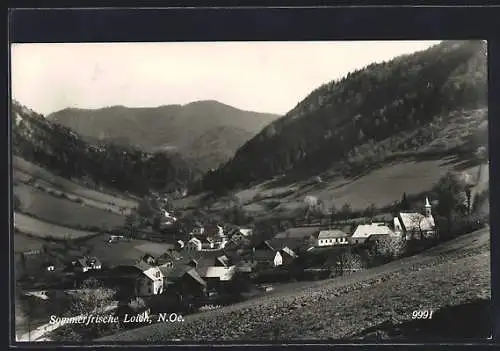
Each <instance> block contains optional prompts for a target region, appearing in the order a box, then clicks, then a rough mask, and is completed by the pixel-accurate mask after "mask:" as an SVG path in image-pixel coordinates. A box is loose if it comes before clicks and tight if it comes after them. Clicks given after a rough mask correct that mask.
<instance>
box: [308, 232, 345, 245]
mask: <svg viewBox="0 0 500 351" xmlns="http://www.w3.org/2000/svg"><path fill="white" fill-rule="evenodd" d="M312 238H313V240H314V245H315V246H316V247H324V246H336V245H346V244H348V240H347V239H348V235H347V234H346V233H344V232H343V231H341V230H338V229H333V230H320V231H318V232H316V233H314V234H313V235H312Z"/></svg>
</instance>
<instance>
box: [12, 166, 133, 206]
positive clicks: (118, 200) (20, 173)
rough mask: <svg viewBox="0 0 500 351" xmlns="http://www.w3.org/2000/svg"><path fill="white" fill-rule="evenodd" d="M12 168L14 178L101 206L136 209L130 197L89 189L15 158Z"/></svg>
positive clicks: (103, 190)
mask: <svg viewBox="0 0 500 351" xmlns="http://www.w3.org/2000/svg"><path fill="white" fill-rule="evenodd" d="M12 166H13V169H14V177H15V178H16V177H18V178H19V179H23V180H29V179H30V177H31V178H32V179H33V180H34V182H35V183H36V182H39V183H40V184H44V185H46V186H50V187H52V188H53V189H56V190H60V191H64V192H65V193H67V194H72V195H74V196H77V197H80V198H82V199H88V200H93V201H94V202H97V203H101V204H106V205H112V206H115V207H123V208H135V207H137V201H136V200H135V199H133V198H132V197H129V196H127V197H126V196H123V195H122V194H120V195H119V194H118V193H117V192H113V193H112V194H111V192H110V191H108V190H105V189H101V190H100V191H96V190H92V189H89V188H87V187H85V186H83V185H80V184H78V183H76V182H73V181H70V180H67V179H64V178H62V177H59V176H57V175H54V174H53V173H51V172H49V171H48V170H46V169H44V168H42V167H39V166H37V165H34V164H33V163H30V162H28V161H26V160H24V159H22V158H20V157H17V156H13V157H12ZM16 173H17V175H16Z"/></svg>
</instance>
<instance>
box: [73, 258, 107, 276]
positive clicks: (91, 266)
mask: <svg viewBox="0 0 500 351" xmlns="http://www.w3.org/2000/svg"><path fill="white" fill-rule="evenodd" d="M73 266H74V267H75V270H76V271H79V272H83V273H86V272H88V271H90V270H99V269H101V268H102V264H101V262H100V261H99V260H98V259H97V257H84V258H80V259H78V260H76V261H74V262H73Z"/></svg>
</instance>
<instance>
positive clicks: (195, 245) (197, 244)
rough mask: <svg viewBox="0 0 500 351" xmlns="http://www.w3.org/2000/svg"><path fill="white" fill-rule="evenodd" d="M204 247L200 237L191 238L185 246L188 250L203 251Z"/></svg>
mask: <svg viewBox="0 0 500 351" xmlns="http://www.w3.org/2000/svg"><path fill="white" fill-rule="evenodd" d="M202 247H203V244H202V242H201V240H200V239H198V238H196V237H193V238H191V239H189V241H188V242H187V243H186V246H185V247H184V249H185V250H187V251H201V249H202Z"/></svg>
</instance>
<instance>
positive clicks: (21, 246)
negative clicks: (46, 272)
mask: <svg viewBox="0 0 500 351" xmlns="http://www.w3.org/2000/svg"><path fill="white" fill-rule="evenodd" d="M12 238H13V241H14V253H18V252H25V251H30V250H40V249H41V248H42V245H43V244H44V243H45V242H46V241H45V240H43V239H38V238H35V237H32V236H28V235H25V234H22V233H14V234H13V236H12Z"/></svg>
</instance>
